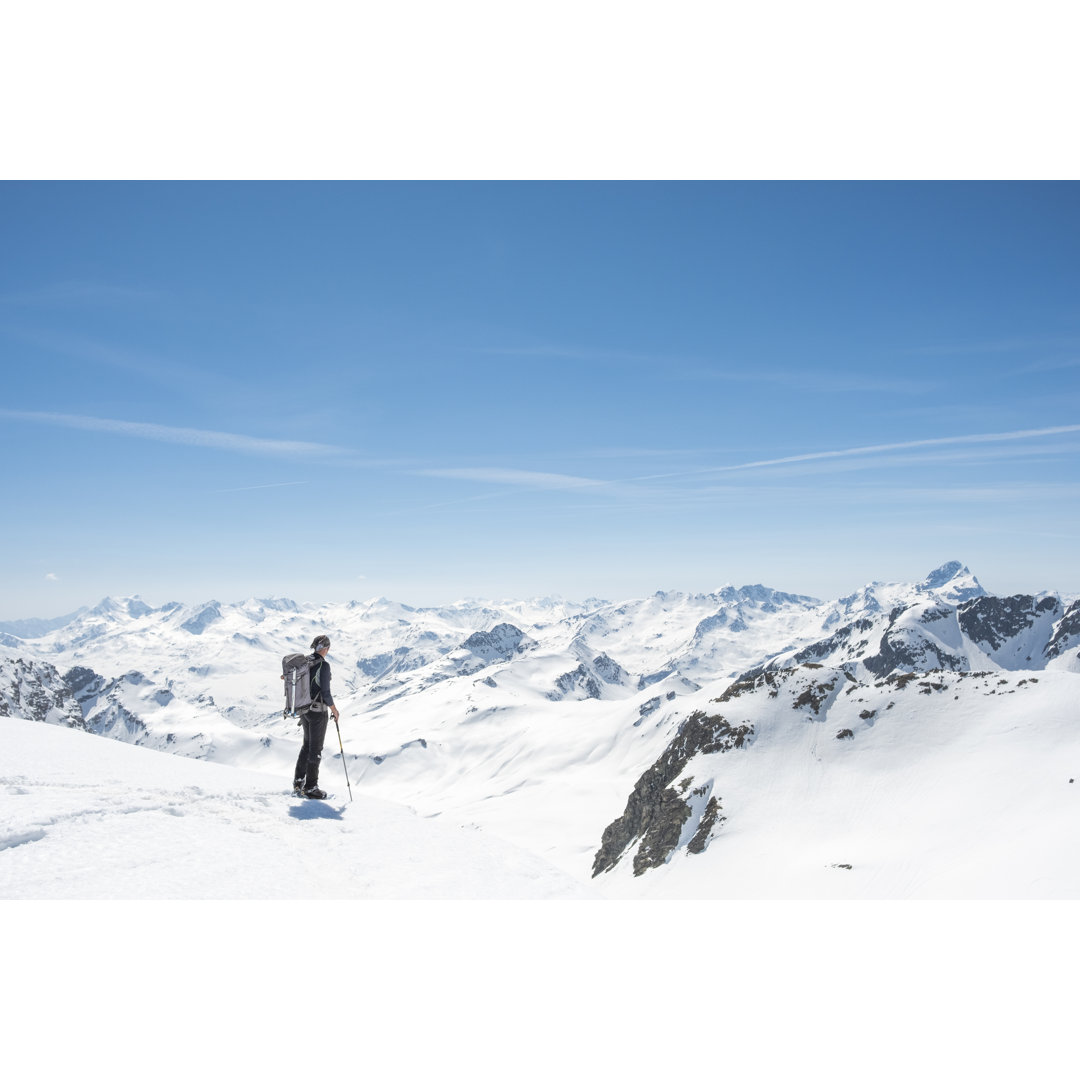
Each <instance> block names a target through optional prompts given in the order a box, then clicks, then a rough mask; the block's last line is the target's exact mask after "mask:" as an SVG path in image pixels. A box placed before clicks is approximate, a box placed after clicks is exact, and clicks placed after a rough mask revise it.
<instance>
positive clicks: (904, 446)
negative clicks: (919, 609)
mask: <svg viewBox="0 0 1080 1080" xmlns="http://www.w3.org/2000/svg"><path fill="white" fill-rule="evenodd" d="M1076 431H1080V424H1066V425H1063V426H1061V427H1050V428H1034V429H1031V430H1026V431H1001V432H996V433H993V434H987V435H948V436H945V437H944V438H938V439H912V440H911V441H909V442H897V443H876V444H875V445H873V446H853V447H850V448H849V449H847V450H819V451H816V452H815V453H811V454H793V455H791V456H790V457H781V458H765V459H763V460H761V461H746V462H743V463H742V464H740V465H714V466H712V467H710V468H708V469H694V470H692V471H690V472H674V473H656V474H653V475H652V476H635V477H634V478H633V479H634V480H637V481H640V480H665V479H669V478H671V477H676V476H700V475H702V474H703V473H721V472H737V471H739V470H742V469H764V468H767V467H768V466H770V465H792V464H796V463H798V462H802V461H824V460H827V459H829V458H841V457H858V456H865V455H867V454H883V453H887V452H889V451H893V450H916V449H919V448H922V447H926V446H952V445H957V444H959V443H987V442H1006V441H1008V440H1011V439H1035V438H1039V437H1040V436H1044V435H1067V434H1070V433H1072V432H1076Z"/></svg>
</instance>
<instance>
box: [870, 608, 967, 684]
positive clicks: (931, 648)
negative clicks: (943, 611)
mask: <svg viewBox="0 0 1080 1080" xmlns="http://www.w3.org/2000/svg"><path fill="white" fill-rule="evenodd" d="M907 610H908V609H907V608H896V609H894V610H893V611H892V612H890V614H889V625H888V627H887V629H886V630H885V633H884V634H882V635H881V640H880V642H879V644H878V651H877V654H876V655H874V656H867V657H864V658H863V663H864V664H865V665H866V667H867V668H868V669H869V670H870V671H871V672H873V673H874V674H875V675H876V676H877V677H878V678H884V677H885V676H886V675H889V674H891V673H892V672H894V671H901V670H905V671H935V670H948V671H961V670H963V669H964V667H965V661H964V659H963V658H962V657H959V656H955V655H953V654H952V653H949V652H945V651H944V650H943V649H942V648H940V647H939V646H938V645H937V644H935V643H934V642H933V641H931V640H930V639H929V638H927V637H925V636H923V635H918V636H916V635H914V634H913V633H911V632H909V631H907V630H905V629H904V628H902V627H899V626H897V625H896V623H897V620H898V619H899V617H900V616H901V615H902V614H903V613H904V612H905V611H907ZM940 618H941V615H940V613H939V611H938V610H936V609H935V610H934V611H933V617H932V619H931V621H933V622H936V621H937V620H938V619H940Z"/></svg>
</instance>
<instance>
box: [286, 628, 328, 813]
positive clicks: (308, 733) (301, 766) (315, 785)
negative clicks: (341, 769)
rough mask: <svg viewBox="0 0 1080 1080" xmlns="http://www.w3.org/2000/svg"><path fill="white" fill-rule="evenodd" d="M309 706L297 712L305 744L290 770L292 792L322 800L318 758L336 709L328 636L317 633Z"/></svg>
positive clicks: (313, 644) (320, 757) (323, 792)
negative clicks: (299, 712) (331, 681)
mask: <svg viewBox="0 0 1080 1080" xmlns="http://www.w3.org/2000/svg"><path fill="white" fill-rule="evenodd" d="M311 648H312V657H311V659H312V663H313V664H314V666H313V667H312V669H311V707H310V708H309V709H307V710H305V711H304V712H302V713H301V714H300V723H301V724H302V725H303V727H304V744H303V746H301V747H300V756H299V757H298V758H297V759H296V770H295V771H294V773H293V791H295V792H296V793H297V794H300V795H304V796H306V797H307V798H309V799H325V798H326V792H325V791H323V790H322V789H321V788H320V787H319V761H320V760H321V759H322V750H323V741H324V740H325V739H326V725H327V724H328V723H329V722H330V717H331V715H332V716H333V717H334V722H335V723H337V720H338V715H339V714H338V711H337V706H336V705H335V704H334V698H333V695H332V694H331V693H330V662H329V661H328V660H327V659H326V654H327V653H328V652H329V651H330V639H329V638H328V637H327V636H326V635H325V634H320V635H319V636H318V637H317V638H316V639H315V640H314V641H313V642H312V643H311Z"/></svg>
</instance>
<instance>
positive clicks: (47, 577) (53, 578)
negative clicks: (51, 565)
mask: <svg viewBox="0 0 1080 1080" xmlns="http://www.w3.org/2000/svg"><path fill="white" fill-rule="evenodd" d="M45 580H46V581H59V580H60V578H59V576H58V575H56V574H46V575H45Z"/></svg>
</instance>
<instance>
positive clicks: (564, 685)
mask: <svg viewBox="0 0 1080 1080" xmlns="http://www.w3.org/2000/svg"><path fill="white" fill-rule="evenodd" d="M574 693H581V694H584V695H585V697H587V698H599V697H600V683H599V682H598V681H597V679H596V676H595V675H593V673H592V672H591V671H589V669H588V668H587V667H586V666H585V664H584V663H580V664H578V666H577V667H576V668H574V670H573V671H567V672H565V673H564V674H562V675H560V676H559V677H558V678H557V679H556V680H555V690H554V692H553V693H551V694H549V695H548V697H550V698H551V699H552V701H561V700H562V699H563V698H565V697H568V696H569V695H571V694H574Z"/></svg>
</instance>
